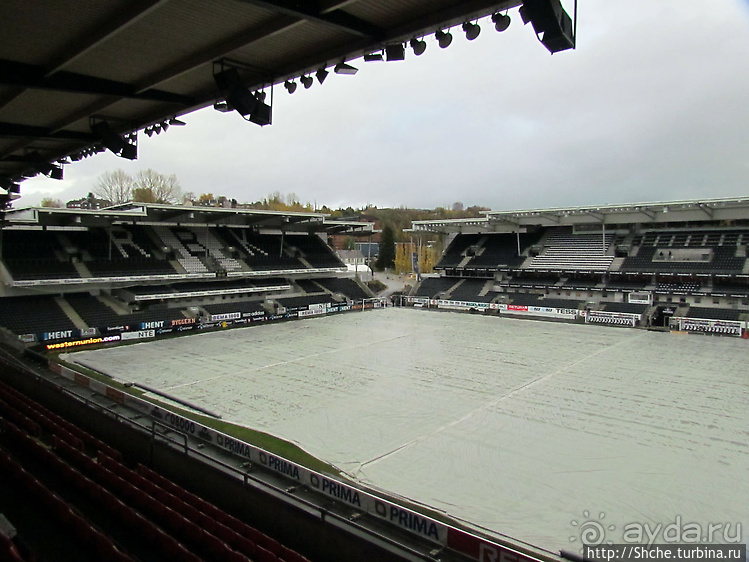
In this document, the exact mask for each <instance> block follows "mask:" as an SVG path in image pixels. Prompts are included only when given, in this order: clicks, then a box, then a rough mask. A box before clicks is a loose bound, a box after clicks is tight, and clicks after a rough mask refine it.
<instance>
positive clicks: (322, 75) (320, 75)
mask: <svg viewBox="0 0 749 562" xmlns="http://www.w3.org/2000/svg"><path fill="white" fill-rule="evenodd" d="M315 76H316V77H317V81H318V82H320V84H322V83H323V82H325V79H326V78H327V77H328V71H327V70H325V67H324V66H322V67H320V68H319V69H318V70H317V72H315Z"/></svg>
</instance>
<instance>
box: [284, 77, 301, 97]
mask: <svg viewBox="0 0 749 562" xmlns="http://www.w3.org/2000/svg"><path fill="white" fill-rule="evenodd" d="M298 85H299V84H297V83H296V82H294V81H293V80H287V81H286V82H284V83H283V87H284V88H286V91H287V92H289V93H290V94H293V93H294V92H296V88H297V86H298Z"/></svg>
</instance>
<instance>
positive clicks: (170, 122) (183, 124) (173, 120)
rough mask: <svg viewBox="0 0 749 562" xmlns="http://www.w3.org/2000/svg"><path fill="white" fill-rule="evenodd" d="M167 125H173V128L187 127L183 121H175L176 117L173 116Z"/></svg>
mask: <svg viewBox="0 0 749 562" xmlns="http://www.w3.org/2000/svg"><path fill="white" fill-rule="evenodd" d="M169 124H170V125H174V126H175V127H184V126H185V125H187V123H185V122H184V121H182V120H181V119H177V117H176V116H175V117H172V118H171V119H170V120H169Z"/></svg>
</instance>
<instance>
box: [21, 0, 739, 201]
mask: <svg viewBox="0 0 749 562" xmlns="http://www.w3.org/2000/svg"><path fill="white" fill-rule="evenodd" d="M565 5H566V6H567V7H568V10H569V11H571V1H570V0H566V1H565ZM510 16H511V17H512V24H511V25H510V28H509V29H508V30H507V31H505V32H504V33H497V32H496V31H495V30H494V27H493V24H492V23H491V21H489V20H487V19H483V20H481V22H480V25H481V34H480V36H479V37H478V38H477V39H476V40H475V41H472V42H469V41H467V40H466V39H465V35H464V34H463V32H462V30H461V29H460V28H457V29H453V36H454V40H453V43H452V45H451V46H450V47H449V48H447V49H445V50H442V49H440V48H439V47H438V45H437V43H436V42H435V40H434V38H433V37H431V36H430V37H427V43H428V47H427V50H426V53H424V55H422V56H421V57H416V56H414V55H413V53H412V52H411V50H410V49H408V50H407V54H406V57H407V58H406V61H404V62H390V63H386V62H379V63H364V62H363V61H361V60H359V61H355V62H354V63H353V64H354V65H355V66H357V67H359V69H360V70H359V73H358V74H356V75H355V76H345V75H340V76H339V75H335V74H333V73H332V72H331V74H330V75H329V76H328V78H327V80H326V81H325V84H323V85H319V84H318V83H317V82H315V84H314V85H313V86H312V88H311V89H309V90H305V89H304V88H301V87H300V88H298V89H297V91H296V93H295V94H293V95H289V94H287V92H286V90H285V89H284V88H283V87H277V88H276V97H275V102H274V113H273V124H272V125H270V126H266V127H262V128H261V127H258V126H257V125H254V124H252V123H248V122H245V121H243V120H242V118H241V117H240V116H239V115H238V114H237V113H236V112H233V113H229V114H223V113H218V112H216V111H214V110H213V109H212V108H208V109H204V110H202V111H198V112H195V113H192V114H190V115H186V116H184V117H183V118H182V119H183V120H184V121H186V122H187V124H188V126H186V127H171V128H170V129H169V130H168V131H167V132H166V133H162V134H161V135H159V136H155V135H154V136H153V137H151V138H149V137H147V136H145V135H143V134H141V135H140V139H139V144H140V146H139V159H138V160H137V161H134V162H130V161H128V160H124V159H121V158H118V157H116V156H113V155H112V154H111V153H106V154H99V155H96V156H94V157H90V158H88V159H86V160H83V161H81V162H77V163H73V164H70V165H67V166H65V179H64V180H63V181H56V180H52V179H47V178H37V179H31V180H28V181H26V182H24V183H23V185H22V187H21V194H22V196H23V197H22V198H21V199H20V200H19V201H17V202H16V204H15V206H16V207H17V208H18V207H23V206H29V205H34V204H37V203H38V202H39V201H40V200H41V199H42V197H45V196H51V197H55V198H60V199H63V200H64V201H65V200H68V199H72V198H78V197H82V196H84V195H85V194H86V193H88V192H89V191H91V190H92V188H93V185H94V184H95V181H96V178H97V177H98V176H99V175H101V174H102V173H104V172H106V171H109V170H115V169H117V168H122V169H124V170H125V171H127V172H129V173H131V174H133V175H134V174H135V173H137V171H138V170H141V169H146V168H153V169H154V170H156V171H158V172H161V173H164V174H172V173H173V174H176V175H177V177H178V179H179V181H180V184H181V186H182V189H183V191H192V192H194V193H195V194H200V193H205V192H212V193H213V194H214V195H226V196H228V197H229V198H236V199H237V200H238V201H240V202H246V201H247V202H249V201H256V200H258V199H262V198H263V197H266V196H267V195H268V194H269V193H272V192H275V191H279V192H281V193H282V194H287V193H291V192H293V193H296V194H297V195H298V196H299V198H300V200H301V201H302V202H311V203H316V204H317V205H318V206H319V205H322V204H326V205H328V206H331V207H338V206H343V207H346V206H348V205H351V206H353V207H357V206H363V205H365V204H367V203H372V204H375V205H377V206H379V207H389V206H391V207H392V206H395V207H397V206H401V205H405V206H410V207H421V208H431V207H435V206H449V205H452V203H453V202H456V201H461V202H463V203H464V204H465V205H466V206H468V205H474V204H475V205H483V206H486V207H490V208H492V209H494V210H508V209H526V208H540V207H552V206H577V205H597V204H604V203H625V202H638V201H665V200H673V199H696V198H712V197H734V196H747V195H749V185H748V182H747V178H749V130H748V127H749V0H716V1H714V2H704V1H701V2H698V1H696V0H661V1H658V2H654V1H653V0H580V1H579V15H578V41H577V50H575V51H565V52H562V53H557V54H556V55H553V56H552V55H550V54H549V52H548V51H547V50H546V49H545V48H544V47H543V46H542V45H541V44H540V43H539V42H538V41H537V40H536V38H535V35H534V34H533V31H532V28H531V27H530V25H528V26H523V24H522V21H521V19H520V17H519V15H518V13H517V10H512V11H511V12H510Z"/></svg>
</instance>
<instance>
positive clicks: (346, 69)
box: [333, 62, 359, 75]
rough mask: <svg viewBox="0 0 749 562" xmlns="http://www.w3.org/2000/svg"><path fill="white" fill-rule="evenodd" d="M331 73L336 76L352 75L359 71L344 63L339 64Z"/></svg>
mask: <svg viewBox="0 0 749 562" xmlns="http://www.w3.org/2000/svg"><path fill="white" fill-rule="evenodd" d="M333 72H335V73H336V74H350V75H354V74H356V73H357V72H359V69H358V68H356V67H354V66H351V65H350V64H347V63H345V62H339V63H338V64H337V65H335V67H334V68H333Z"/></svg>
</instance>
